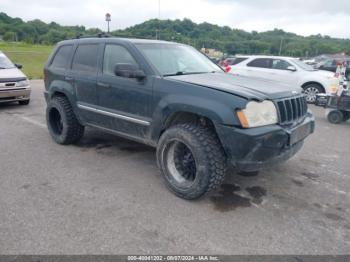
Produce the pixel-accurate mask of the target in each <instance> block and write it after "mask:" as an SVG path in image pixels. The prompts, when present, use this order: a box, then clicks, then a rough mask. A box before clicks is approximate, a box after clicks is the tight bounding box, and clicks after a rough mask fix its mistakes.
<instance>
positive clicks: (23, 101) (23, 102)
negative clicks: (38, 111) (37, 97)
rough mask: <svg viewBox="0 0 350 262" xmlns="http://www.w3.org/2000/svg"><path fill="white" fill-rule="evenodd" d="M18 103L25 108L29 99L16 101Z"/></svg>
mask: <svg viewBox="0 0 350 262" xmlns="http://www.w3.org/2000/svg"><path fill="white" fill-rule="evenodd" d="M18 103H19V104H20V105H21V106H26V105H29V103H30V99H28V100H21V101H18Z"/></svg>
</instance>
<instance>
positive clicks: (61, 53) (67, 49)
mask: <svg viewBox="0 0 350 262" xmlns="http://www.w3.org/2000/svg"><path fill="white" fill-rule="evenodd" d="M71 50H72V45H64V46H61V47H60V48H59V49H58V51H57V52H56V54H55V57H54V58H53V61H52V63H51V65H50V67H52V68H60V69H65V68H66V66H67V63H68V61H69V58H70V53H71Z"/></svg>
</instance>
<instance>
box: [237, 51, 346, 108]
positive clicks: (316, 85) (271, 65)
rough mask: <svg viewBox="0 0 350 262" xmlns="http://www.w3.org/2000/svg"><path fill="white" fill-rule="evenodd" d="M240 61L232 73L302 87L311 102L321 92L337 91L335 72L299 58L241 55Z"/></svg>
mask: <svg viewBox="0 0 350 262" xmlns="http://www.w3.org/2000/svg"><path fill="white" fill-rule="evenodd" d="M236 59H240V60H241V61H240V62H239V63H236V64H235V65H233V66H232V67H231V70H230V73H232V74H238V75H243V76H249V77H258V78H265V79H269V80H274V81H280V82H284V83H286V84H289V85H291V84H295V85H296V86H298V87H302V88H303V90H304V93H305V95H306V100H307V102H309V103H314V102H315V101H316V95H317V94H319V93H335V92H336V91H337V89H338V87H339V79H338V78H336V77H335V76H334V73H331V72H326V71H322V70H317V69H315V68H313V67H312V66H310V65H307V64H305V63H304V62H302V61H300V60H299V59H297V58H293V57H280V56H239V57H237V58H236Z"/></svg>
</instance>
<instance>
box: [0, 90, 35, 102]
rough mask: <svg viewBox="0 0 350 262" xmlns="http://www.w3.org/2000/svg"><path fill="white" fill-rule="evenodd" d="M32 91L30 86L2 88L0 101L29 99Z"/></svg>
mask: <svg viewBox="0 0 350 262" xmlns="http://www.w3.org/2000/svg"><path fill="white" fill-rule="evenodd" d="M30 93H31V88H30V87H25V88H11V89H10V88H9V89H0V103H4V102H13V101H22V100H28V99H29V98H30Z"/></svg>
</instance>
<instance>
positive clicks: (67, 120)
mask: <svg viewBox="0 0 350 262" xmlns="http://www.w3.org/2000/svg"><path fill="white" fill-rule="evenodd" d="M58 117H60V120H57V119H56V118H58ZM58 121H59V123H58ZM46 122H47V127H48V129H49V132H50V135H51V137H52V138H53V139H54V140H55V142H56V143H58V144H61V145H68V144H73V143H76V142H78V141H79V140H80V139H81V138H82V136H83V135H84V126H83V125H81V124H80V123H79V121H78V119H77V118H76V116H75V114H74V111H73V108H72V106H71V104H70V103H69V101H68V99H67V98H66V97H63V96H56V97H54V98H53V99H51V101H50V102H49V104H48V105H47V108H46ZM58 125H60V127H58Z"/></svg>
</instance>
